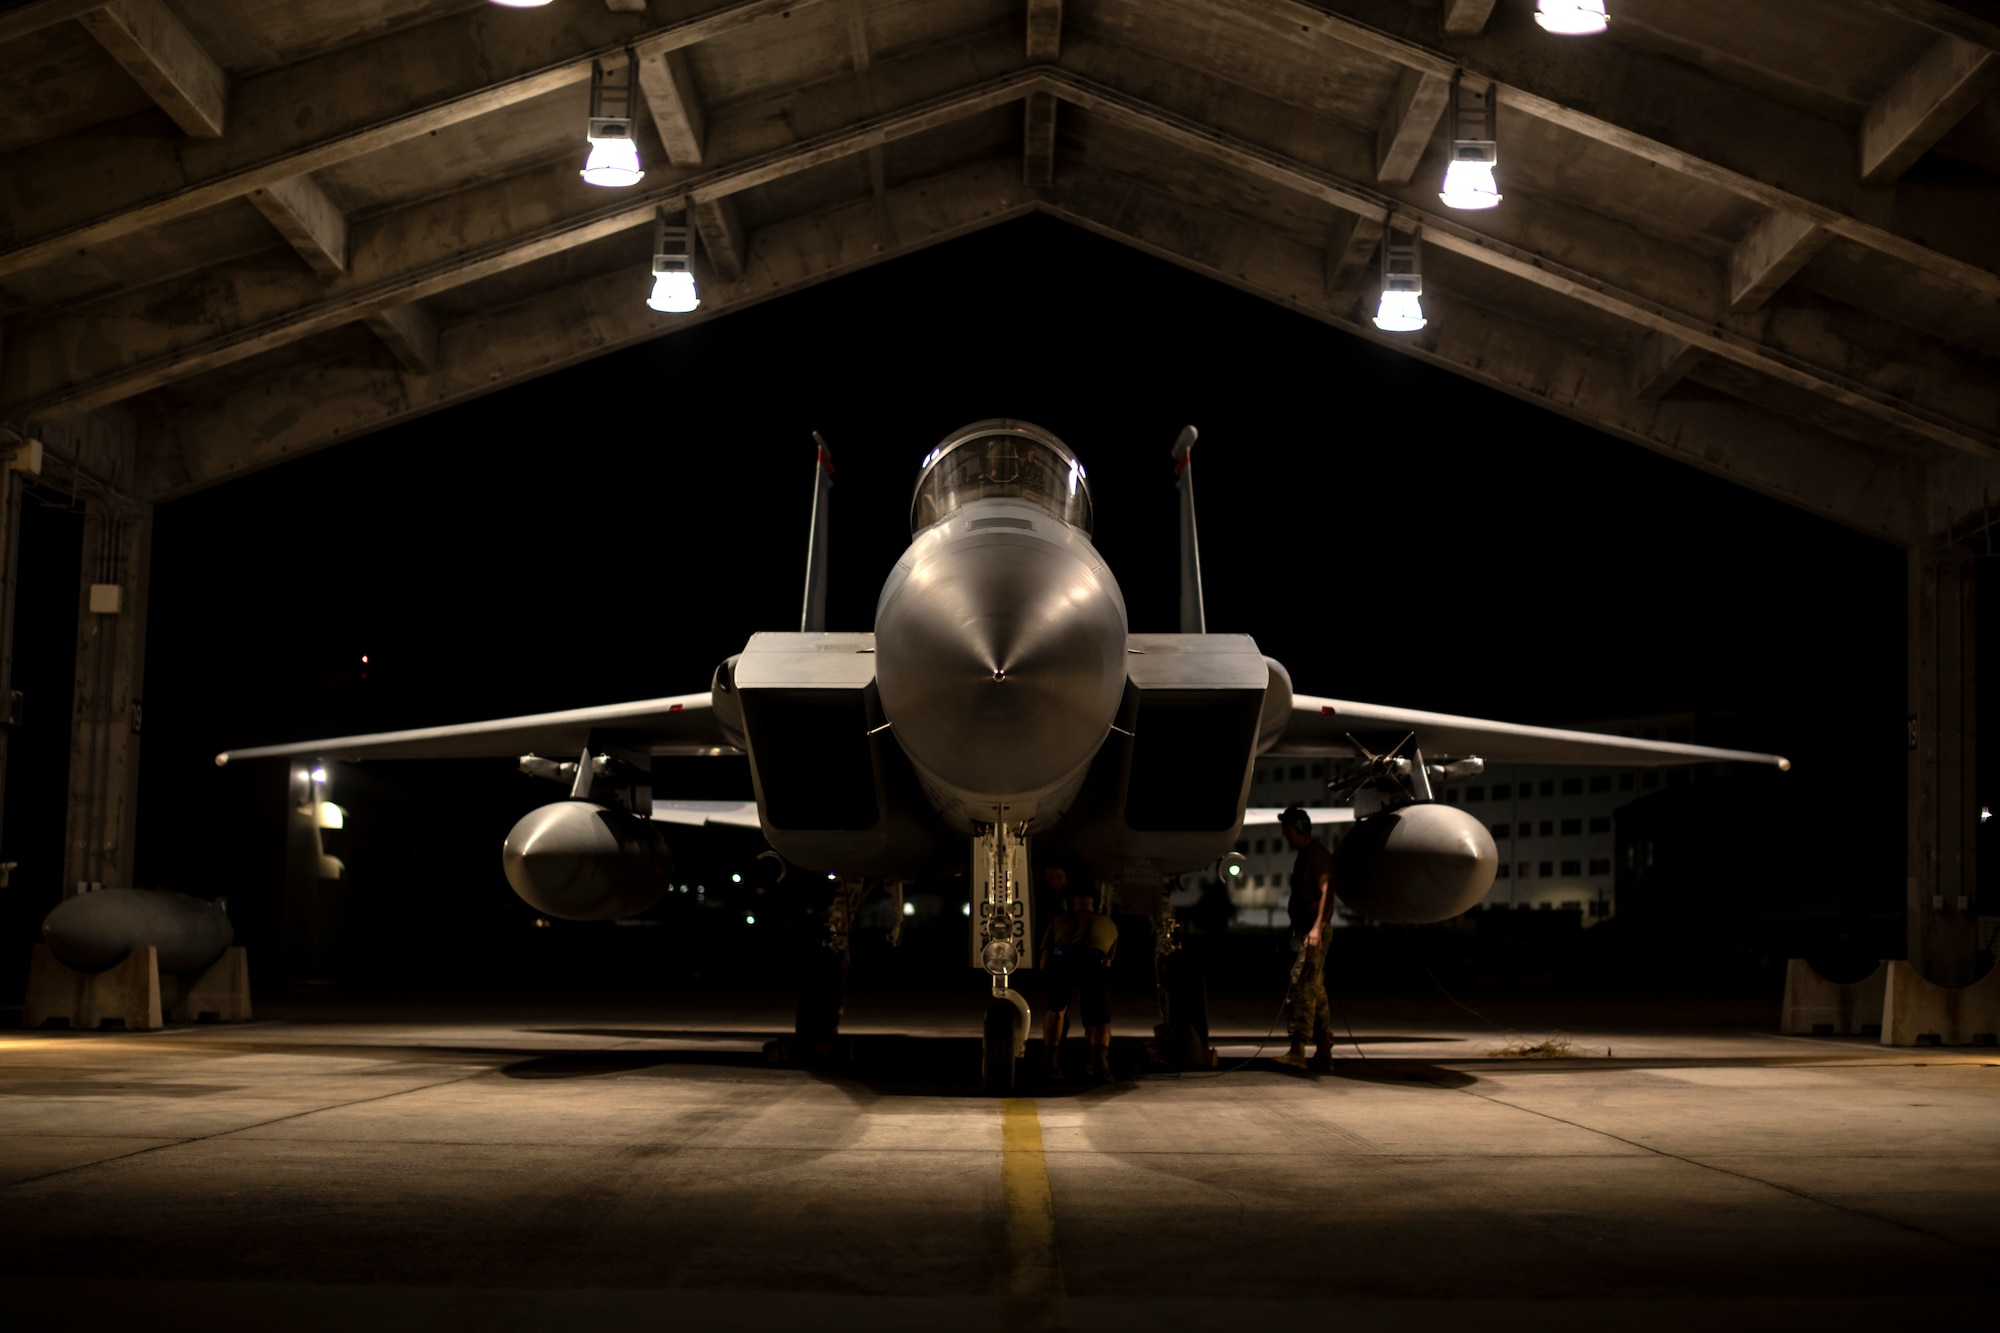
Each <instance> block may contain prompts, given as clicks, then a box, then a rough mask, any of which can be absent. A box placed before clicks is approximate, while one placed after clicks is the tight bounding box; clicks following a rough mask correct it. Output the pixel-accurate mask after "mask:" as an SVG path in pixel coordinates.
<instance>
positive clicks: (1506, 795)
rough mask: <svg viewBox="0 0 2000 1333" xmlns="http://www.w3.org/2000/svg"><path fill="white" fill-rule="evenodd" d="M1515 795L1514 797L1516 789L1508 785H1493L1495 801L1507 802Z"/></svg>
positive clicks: (1500, 783)
mask: <svg viewBox="0 0 2000 1333" xmlns="http://www.w3.org/2000/svg"><path fill="white" fill-rule="evenodd" d="M1513 795H1514V789H1513V788H1512V787H1509V786H1508V785H1507V784H1506V783H1504V782H1496V783H1494V784H1493V799H1494V800H1496V801H1505V800H1508V799H1510V798H1512V796H1513Z"/></svg>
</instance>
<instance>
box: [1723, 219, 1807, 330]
mask: <svg viewBox="0 0 2000 1333" xmlns="http://www.w3.org/2000/svg"><path fill="white" fill-rule="evenodd" d="M1830 239H1831V237H1830V236H1829V235H1828V233H1827V230H1826V228H1824V227H1822V226H1820V225H1819V224H1818V223H1817V222H1814V221H1813V220H1812V219H1810V218H1806V217H1801V216H1800V215H1799V214H1797V213H1772V214H1769V215H1768V216H1766V217H1765V218H1764V220H1763V221H1762V222H1759V223H1758V224H1757V225H1756V226H1755V227H1753V228H1751V230H1750V234H1749V235H1748V236H1746V237H1744V238H1743V240H1742V241H1740V242H1738V244H1737V245H1736V248H1735V249H1733V250H1731V251H1730V252H1729V308H1730V309H1731V310H1732V311H1738V312H1741V311H1746V310H1755V309H1756V308H1757V307H1758V306H1760V305H1763V304H1764V302H1766V301H1768V300H1770V299H1771V297H1772V295H1773V294H1774V293H1775V292H1776V291H1777V290H1778V289H1779V288H1780V287H1782V286H1784V285H1785V284H1786V283H1788V282H1790V281H1791V280H1792V277H1793V275H1794V274H1796V273H1797V272H1798V271H1799V270H1800V269H1802V268H1804V267H1805V266H1806V263H1807V262H1808V261H1809V260H1811V259H1812V257H1813V256H1814V255H1816V254H1818V253H1819V252H1820V249H1821V247H1823V246H1824V245H1825V244H1826V243H1827V241H1828V240H1830Z"/></svg>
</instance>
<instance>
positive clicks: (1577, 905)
mask: <svg viewBox="0 0 2000 1333" xmlns="http://www.w3.org/2000/svg"><path fill="white" fill-rule="evenodd" d="M1562 909H1563V911H1565V912H1581V911H1582V910H1583V900H1582V899H1581V898H1569V899H1565V900H1564V902H1563V905H1562Z"/></svg>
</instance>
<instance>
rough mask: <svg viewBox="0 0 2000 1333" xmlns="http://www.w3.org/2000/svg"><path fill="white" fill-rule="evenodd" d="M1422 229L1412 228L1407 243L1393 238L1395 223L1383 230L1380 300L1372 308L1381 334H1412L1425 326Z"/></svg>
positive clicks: (1394, 236)
mask: <svg viewBox="0 0 2000 1333" xmlns="http://www.w3.org/2000/svg"><path fill="white" fill-rule="evenodd" d="M1423 242H1424V229H1423V228H1422V227H1415V228H1412V229H1411V231H1410V239H1409V240H1408V241H1407V242H1398V241H1397V240H1396V231H1395V228H1394V226H1393V225H1392V226H1386V227H1384V228H1383V229H1382V303H1381V304H1380V305H1378V306H1377V307H1376V308H1375V327H1376V328H1378V329H1381V330H1382V331H1383V332H1384V333H1415V332H1416V331H1417V330H1418V329H1420V328H1422V327H1423V326H1424V322H1425V321H1424V306H1423V302H1421V301H1419V300H1418V299H1417V298H1418V297H1419V296H1421V295H1423V291H1424V259H1423Z"/></svg>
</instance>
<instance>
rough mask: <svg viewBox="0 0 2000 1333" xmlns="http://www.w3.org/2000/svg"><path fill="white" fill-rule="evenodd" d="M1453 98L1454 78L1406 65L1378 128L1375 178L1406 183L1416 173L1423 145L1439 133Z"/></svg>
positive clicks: (1394, 182)
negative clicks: (1428, 72) (1445, 112)
mask: <svg viewBox="0 0 2000 1333" xmlns="http://www.w3.org/2000/svg"><path fill="white" fill-rule="evenodd" d="M1450 100H1451V80H1450V79H1449V78H1440V77H1439V76H1437V75H1435V74H1425V73H1421V72H1419V71H1417V70H1413V69H1405V70H1404V71H1403V72H1402V74H1401V75H1400V76H1399V77H1398V78H1397V80H1396V91H1395V92H1394V93H1393V94H1391V96H1390V98H1389V110H1388V112H1387V113H1386V114H1385V115H1384V116H1383V118H1382V124H1381V126H1380V128H1378V129H1377V130H1376V132H1375V179H1376V180H1379V181H1385V182H1389V183H1392V184H1396V185H1403V184H1407V183H1408V182H1409V180H1410V178H1411V177H1412V176H1414V175H1416V174H1417V163H1418V161H1420V160H1421V159H1422V158H1423V155H1424V149H1426V148H1428V147H1429V146H1430V142H1431V140H1432V139H1433V138H1435V137H1436V135H1437V127H1438V121H1440V120H1442V119H1444V111H1445V105H1446V103H1448V102H1449V101H1450Z"/></svg>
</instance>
